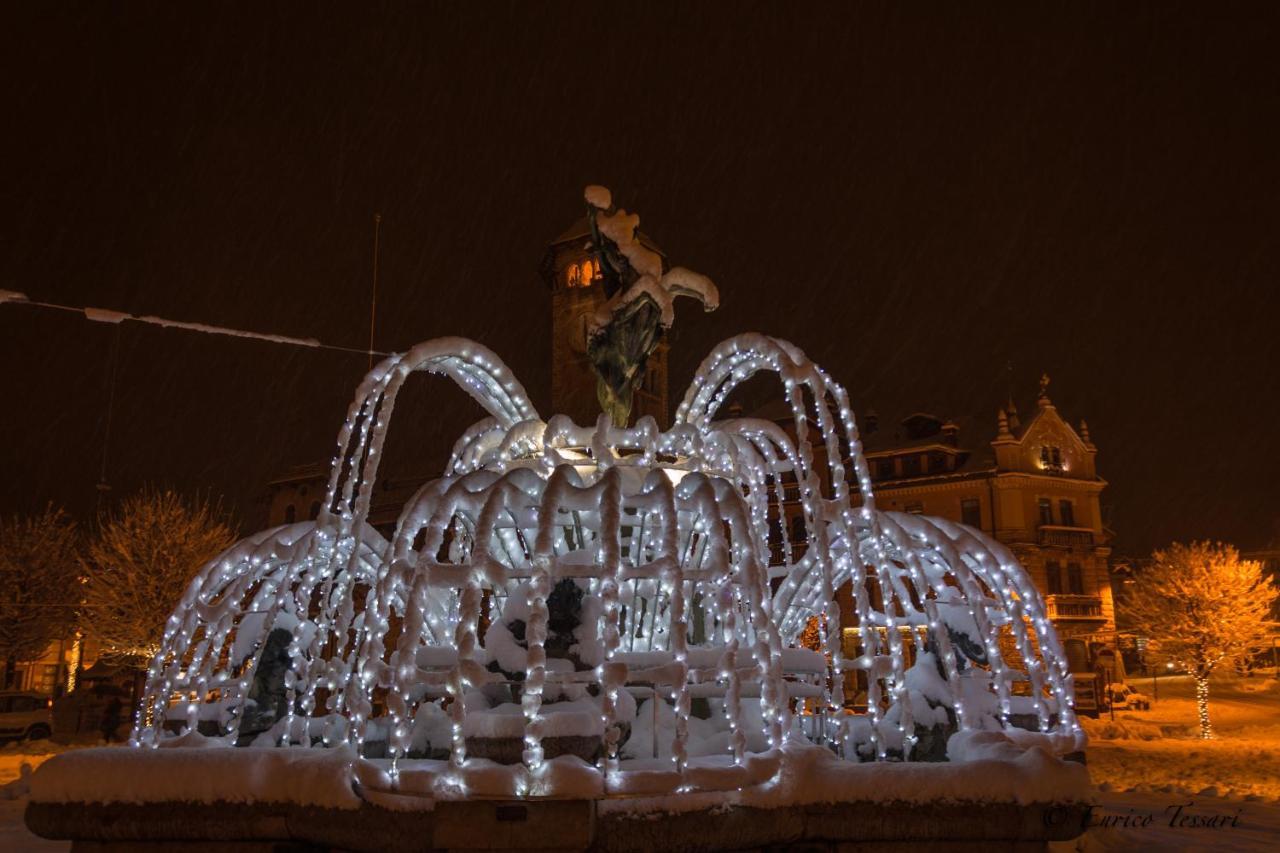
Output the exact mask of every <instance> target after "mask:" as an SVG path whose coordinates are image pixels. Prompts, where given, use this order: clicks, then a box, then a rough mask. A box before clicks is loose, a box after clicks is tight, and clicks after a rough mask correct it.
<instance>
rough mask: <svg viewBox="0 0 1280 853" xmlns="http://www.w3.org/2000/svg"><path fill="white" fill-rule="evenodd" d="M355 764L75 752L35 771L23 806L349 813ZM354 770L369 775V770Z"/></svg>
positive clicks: (346, 758)
mask: <svg viewBox="0 0 1280 853" xmlns="http://www.w3.org/2000/svg"><path fill="white" fill-rule="evenodd" d="M208 745H209V744H204V746H208ZM357 764H359V765H366V764H369V762H366V761H364V760H363V759H359V758H357V757H356V754H355V751H354V750H352V749H351V748H350V747H342V748H339V749H256V748H253V747H245V748H242V749H207V748H196V749H192V748H191V747H174V748H170V749H133V748H127V747H101V748H95V749H83V750H77V751H75V752H67V753H64V754H62V755H57V756H54V757H53V758H51V759H49V760H48V761H46V762H45V763H44V764H42V765H41V766H40V769H39V770H37V771H36V772H35V774H34V775H33V776H32V777H31V783H30V788H31V801H32V802H37V803H157V802H175V801H176V802H196V803H217V802H228V803H252V802H280V803H296V804H297V805H304V806H321V807H327V808H339V809H354V808H359V806H360V803H361V800H360V798H359V797H358V796H356V794H355V791H354V790H353V789H352V787H351V783H352V779H353V768H354V767H355V765H357ZM362 769H366V770H370V771H372V772H377V770H376V768H374V767H373V765H369V767H368V768H362Z"/></svg>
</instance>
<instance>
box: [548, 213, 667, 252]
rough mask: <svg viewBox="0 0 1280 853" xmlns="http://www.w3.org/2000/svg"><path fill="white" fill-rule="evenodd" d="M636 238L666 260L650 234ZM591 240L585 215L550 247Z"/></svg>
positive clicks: (638, 235)
mask: <svg viewBox="0 0 1280 853" xmlns="http://www.w3.org/2000/svg"><path fill="white" fill-rule="evenodd" d="M636 237H637V238H638V239H639V241H640V245H641V246H644V247H645V248H646V249H648V250H649V251H651V252H657V253H658V254H659V255H662V256H663V257H664V258H665V257H666V256H667V253H666V252H664V251H662V249H660V248H658V244H657V243H655V242H653V238H652V237H650V236H649V235H648V234H646V233H644V232H643V231H639V232H637V233H636ZM590 238H591V225H590V223H588V222H587V217H586V214H583V215H582V216H581V217H579V219H578V221H577V222H575V223H573V224H572V225H570V226H569V227H568V228H566V229H565V230H564V232H563V233H561V235H560V236H559V237H557V238H555V239H554V240H552V241H551V243H550V245H552V246H559V245H560V244H562V243H571V242H573V241H574V240H587V239H590Z"/></svg>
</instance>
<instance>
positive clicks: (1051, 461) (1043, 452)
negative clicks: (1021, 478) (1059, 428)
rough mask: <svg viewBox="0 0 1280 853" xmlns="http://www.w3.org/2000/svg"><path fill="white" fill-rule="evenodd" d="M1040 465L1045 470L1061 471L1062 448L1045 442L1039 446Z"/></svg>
mask: <svg viewBox="0 0 1280 853" xmlns="http://www.w3.org/2000/svg"><path fill="white" fill-rule="evenodd" d="M1040 467H1041V468H1042V469H1044V470H1045V471H1055V472H1061V471H1062V470H1063V467H1062V448H1061V447H1051V446H1049V445H1047V444H1043V445H1041V446H1040Z"/></svg>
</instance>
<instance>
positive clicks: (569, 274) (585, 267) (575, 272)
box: [564, 258, 600, 287]
mask: <svg viewBox="0 0 1280 853" xmlns="http://www.w3.org/2000/svg"><path fill="white" fill-rule="evenodd" d="M599 275H600V264H598V263H597V262H596V260H595V258H587V259H586V260H585V261H581V262H579V263H576V264H569V267H568V268H567V269H566V270H565V274H564V283H565V286H566V287H590V286H591V285H592V284H594V283H595V280H596V278H598V277H599Z"/></svg>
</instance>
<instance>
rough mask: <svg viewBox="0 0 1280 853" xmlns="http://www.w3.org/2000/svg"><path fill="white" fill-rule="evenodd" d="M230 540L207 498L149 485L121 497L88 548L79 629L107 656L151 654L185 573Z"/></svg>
mask: <svg viewBox="0 0 1280 853" xmlns="http://www.w3.org/2000/svg"><path fill="white" fill-rule="evenodd" d="M234 541H235V536H234V534H233V532H232V530H231V528H230V527H229V526H228V525H227V523H226V522H225V521H224V520H223V519H222V517H221V513H220V512H219V510H218V508H217V507H215V506H213V505H211V504H210V503H209V502H208V501H207V500H204V499H195V500H190V501H188V500H186V499H184V498H183V497H182V496H181V495H178V494H176V493H174V492H171V491H168V490H164V491H161V490H154V489H144V490H143V491H141V492H139V493H138V494H136V495H133V496H131V497H129V498H126V499H125V501H124V502H123V504H122V505H121V506H120V508H119V509H118V510H117V511H116V512H114V513H111V514H109V515H107V516H105V517H104V518H103V519H101V521H100V523H99V529H98V534H97V536H95V537H94V538H93V539H92V540H91V541H90V542H89V545H88V548H87V552H86V556H85V561H84V573H85V575H86V577H87V582H86V584H85V622H86V624H85V628H86V630H87V631H88V632H90V633H91V635H92V636H94V637H96V638H97V639H98V640H99V641H100V642H101V643H102V646H103V649H104V650H105V651H106V652H107V653H109V654H113V655H116V656H120V657H125V658H134V659H145V658H149V657H151V656H152V655H154V654H155V652H156V650H157V649H159V647H160V639H161V636H162V634H163V632H164V626H165V622H166V620H167V619H168V618H169V613H170V612H171V611H172V610H173V607H174V605H175V604H177V602H178V600H179V599H180V598H181V597H182V593H183V591H184V590H185V589H186V587H187V584H189V583H190V581H191V578H192V577H194V576H195V574H196V572H197V571H198V570H199V569H200V567H201V566H203V565H204V564H205V563H207V562H208V561H209V560H211V559H213V558H214V557H216V556H217V555H218V554H219V553H221V552H222V551H224V550H226V549H227V548H228V547H230V545H231V543H232V542H234Z"/></svg>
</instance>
